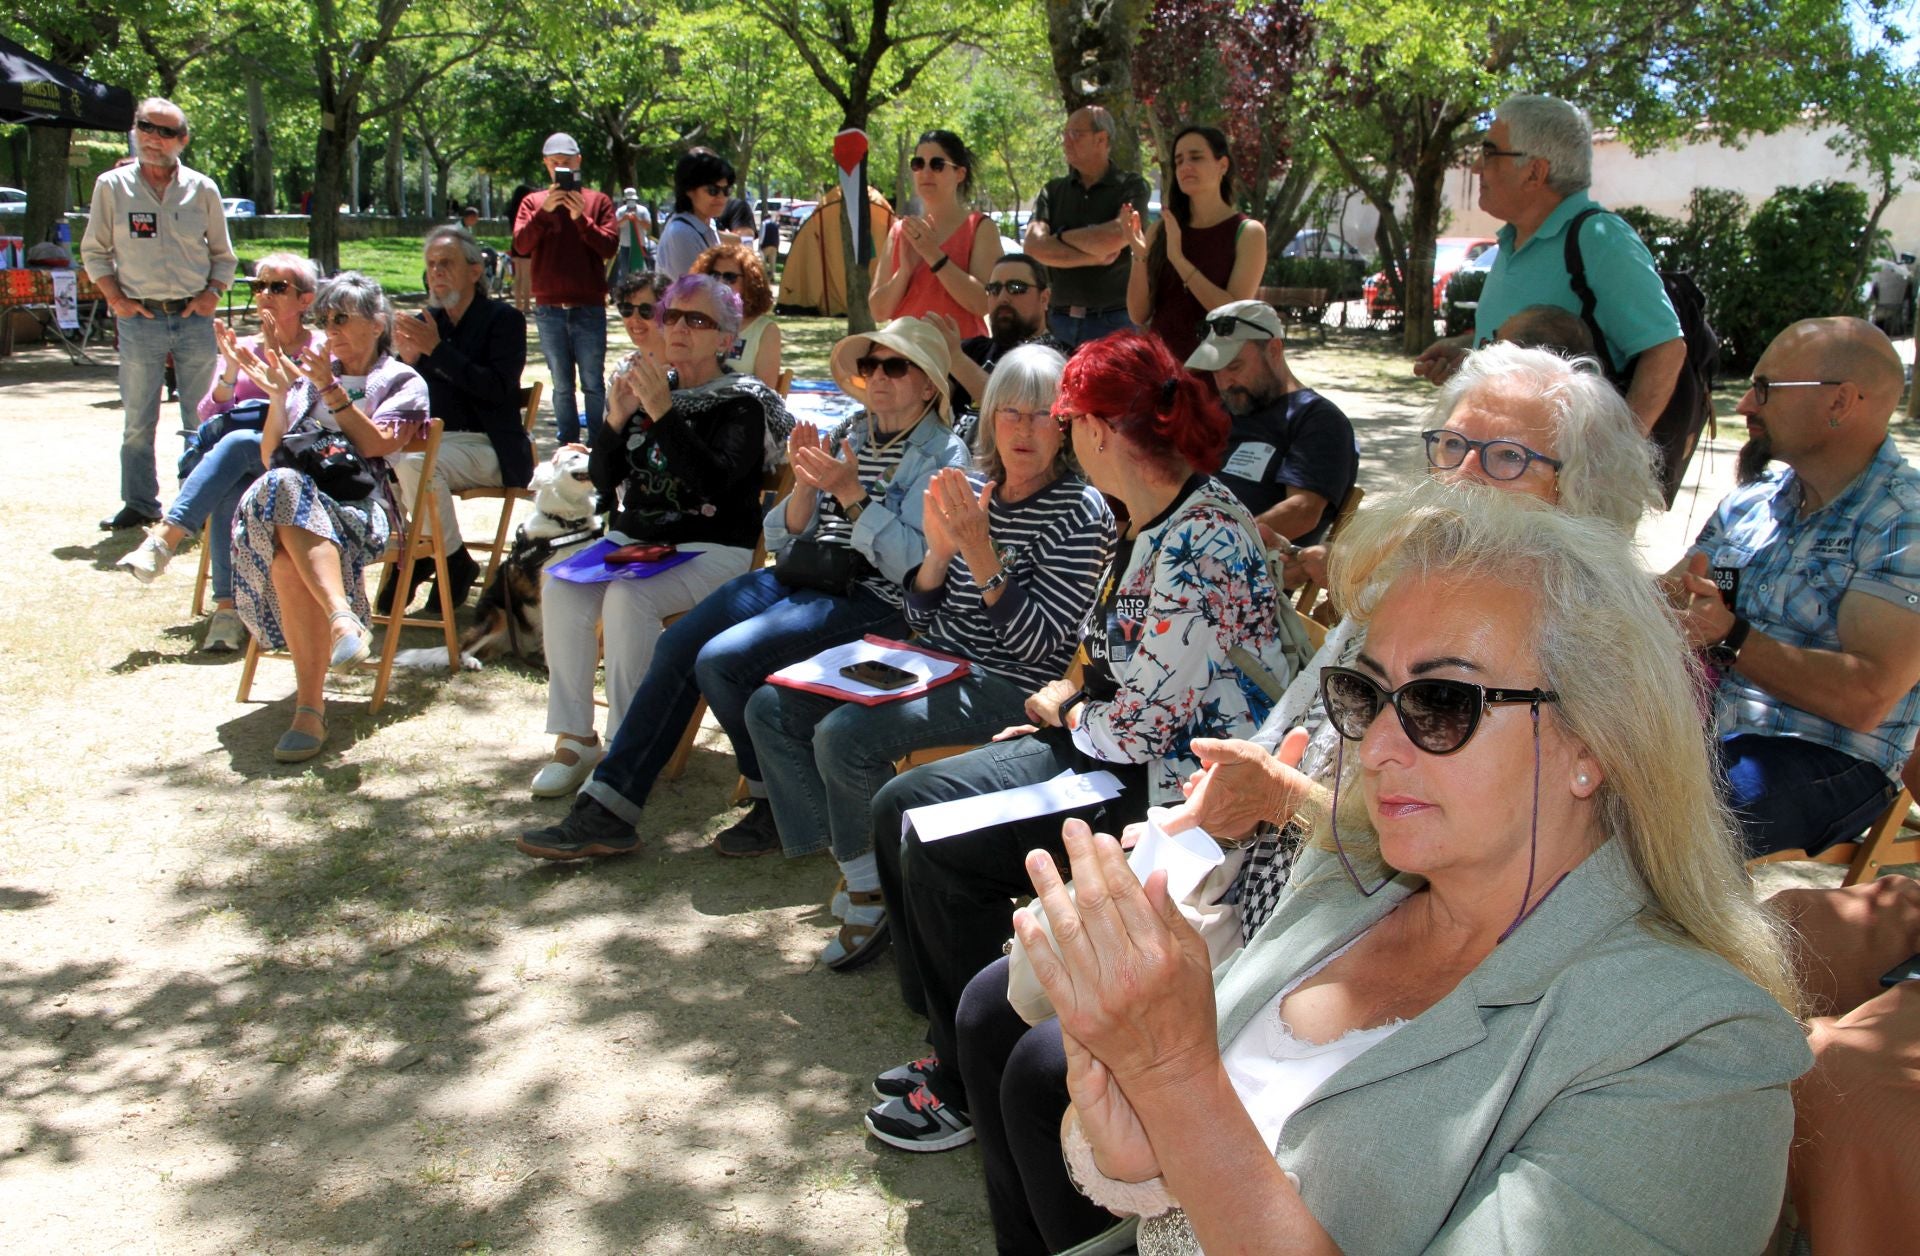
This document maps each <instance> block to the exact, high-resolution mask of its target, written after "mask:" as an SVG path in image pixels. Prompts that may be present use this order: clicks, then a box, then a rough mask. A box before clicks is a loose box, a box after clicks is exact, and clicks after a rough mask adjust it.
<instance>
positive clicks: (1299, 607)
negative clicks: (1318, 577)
mask: <svg viewBox="0 0 1920 1256" xmlns="http://www.w3.org/2000/svg"><path fill="white" fill-rule="evenodd" d="M1366 495H1367V490H1365V489H1363V488H1361V487H1360V486H1359V485H1358V484H1356V485H1354V486H1353V491H1352V492H1351V493H1348V494H1347V500H1345V501H1343V502H1341V503H1340V513H1339V514H1337V515H1335V516H1334V517H1333V526H1332V527H1330V528H1328V529H1327V538H1326V541H1325V542H1324V544H1328V545H1331V544H1332V543H1333V538H1334V537H1336V536H1339V535H1340V529H1341V528H1344V527H1345V526H1346V525H1347V520H1349V519H1351V518H1353V516H1354V513H1355V512H1356V511H1358V510H1359V509H1360V501H1361V499H1362V498H1364V497H1365V496H1366ZM1323 592H1325V590H1324V589H1323V588H1322V587H1321V586H1320V585H1317V584H1315V583H1314V582H1313V581H1311V580H1309V581H1307V582H1306V583H1305V584H1303V585H1301V586H1300V593H1299V596H1298V597H1296V598H1295V599H1294V603H1293V609H1295V610H1296V611H1299V612H1300V616H1301V618H1303V619H1306V618H1311V617H1313V616H1314V603H1315V602H1318V601H1319V600H1320V595H1321V594H1322V593H1323ZM1328 605H1329V607H1331V605H1332V604H1331V603H1329V604H1328ZM1328 626H1329V627H1331V626H1332V625H1331V624H1329V625H1328ZM1316 648H1317V647H1316Z"/></svg>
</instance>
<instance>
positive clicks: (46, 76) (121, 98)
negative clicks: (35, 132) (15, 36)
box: [0, 38, 133, 131]
mask: <svg viewBox="0 0 1920 1256" xmlns="http://www.w3.org/2000/svg"><path fill="white" fill-rule="evenodd" d="M0 122H24V123H26V124H27V125H28V126H64V127H76V128H79V129H81V130H88V131H127V130H131V129H132V128H133V93H132V92H129V91H128V90H127V89H126V88H124V87H109V86H107V85H106V84H105V83H96V82H94V81H93V80H92V79H90V78H87V77H86V76H85V75H82V74H76V73H74V72H73V71H72V70H69V69H67V68H66V67H65V66H58V65H55V64H53V62H51V61H47V60H43V59H42V58H40V57H36V56H34V55H33V54H32V53H30V52H28V51H27V50H26V49H25V48H22V47H21V46H20V45H19V44H16V43H14V42H13V41H12V40H10V39H5V38H0Z"/></svg>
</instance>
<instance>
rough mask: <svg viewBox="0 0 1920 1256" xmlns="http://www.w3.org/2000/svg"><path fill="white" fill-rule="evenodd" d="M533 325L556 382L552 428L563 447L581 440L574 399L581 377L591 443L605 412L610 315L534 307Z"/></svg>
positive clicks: (590, 308) (594, 309) (586, 308)
mask: <svg viewBox="0 0 1920 1256" xmlns="http://www.w3.org/2000/svg"><path fill="white" fill-rule="evenodd" d="M533 325H534V327H535V328H536V329H537V330H538V331H539V333H540V353H541V355H542V356H543V357H545V358H546V360H547V373H548V374H550V375H551V376H553V392H552V395H551V398H550V399H551V401H552V403H553V425H554V428H555V429H556V430H557V432H558V434H559V437H560V443H561V444H563V445H567V444H572V443H573V442H575V441H577V440H579V439H580V411H579V406H578V402H576V400H575V399H574V395H573V377H574V375H575V373H576V372H578V374H579V376H580V392H581V394H582V395H583V396H585V398H586V403H587V424H586V427H587V433H586V435H587V443H588V444H592V443H593V442H594V441H596V440H598V439H599V437H600V419H601V416H603V415H605V414H606V412H607V378H606V361H607V311H606V310H605V309H604V308H603V307H601V306H598V305H576V306H571V307H563V306H558V305H536V306H534V307H533Z"/></svg>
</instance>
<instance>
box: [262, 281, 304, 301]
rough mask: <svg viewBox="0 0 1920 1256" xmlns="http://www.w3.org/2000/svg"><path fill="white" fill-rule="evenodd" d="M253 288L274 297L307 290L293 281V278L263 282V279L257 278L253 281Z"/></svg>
mask: <svg viewBox="0 0 1920 1256" xmlns="http://www.w3.org/2000/svg"><path fill="white" fill-rule="evenodd" d="M253 288H254V291H255V292H264V293H266V294H267V295H268V296H274V297H283V296H285V295H287V293H289V292H304V291H306V289H304V288H302V287H301V286H300V285H299V284H297V283H295V282H293V280H291V279H276V280H274V281H273V282H272V283H262V282H261V281H259V280H258V279H256V280H254V281H253Z"/></svg>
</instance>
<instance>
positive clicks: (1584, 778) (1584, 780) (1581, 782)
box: [1573, 772, 1592, 789]
mask: <svg viewBox="0 0 1920 1256" xmlns="http://www.w3.org/2000/svg"><path fill="white" fill-rule="evenodd" d="M1573 783H1574V784H1576V785H1578V786H1579V787H1580V788H1581V789H1585V788H1586V787H1587V786H1588V785H1589V784H1591V783H1592V778H1591V777H1589V776H1588V775H1587V774H1586V773H1585V772H1582V773H1581V774H1580V775H1578V776H1576V777H1574V778H1573Z"/></svg>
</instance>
